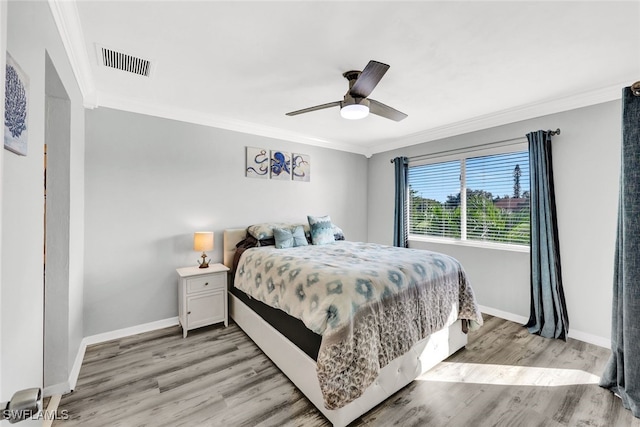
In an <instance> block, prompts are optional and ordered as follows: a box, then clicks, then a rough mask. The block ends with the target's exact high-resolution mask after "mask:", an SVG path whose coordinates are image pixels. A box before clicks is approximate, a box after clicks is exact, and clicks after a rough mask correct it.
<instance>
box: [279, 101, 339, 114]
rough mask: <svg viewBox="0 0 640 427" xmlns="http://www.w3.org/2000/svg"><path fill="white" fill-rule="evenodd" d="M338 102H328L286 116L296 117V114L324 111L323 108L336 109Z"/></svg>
mask: <svg viewBox="0 0 640 427" xmlns="http://www.w3.org/2000/svg"><path fill="white" fill-rule="evenodd" d="M339 105H340V101H335V102H329V103H328V104H322V105H316V106H315V107H309V108H303V109H302V110H296V111H292V112H290V113H287V116H297V115H298V114H304V113H310V112H312V111H318V110H324V109H325V108H331V107H338V106H339Z"/></svg>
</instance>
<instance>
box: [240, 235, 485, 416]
mask: <svg viewBox="0 0 640 427" xmlns="http://www.w3.org/2000/svg"><path fill="white" fill-rule="evenodd" d="M234 286H236V287H237V288H238V289H240V290H242V291H243V292H245V293H246V294H248V295H250V296H251V297H253V298H255V299H257V300H259V301H262V302H264V303H266V304H268V305H270V306H272V307H275V308H279V309H281V310H283V311H285V312H286V313H288V314H289V315H291V316H293V317H296V318H298V319H300V320H302V322H304V324H305V325H306V326H307V328H309V329H311V330H312V331H314V332H316V333H318V334H320V335H322V343H321V346H320V352H319V354H318V360H317V374H318V380H319V382H320V388H321V390H322V393H323V397H324V401H325V406H326V407H327V408H328V409H337V408H340V407H342V406H344V405H346V404H347V403H349V402H351V401H352V400H354V399H356V398H358V397H359V396H360V395H361V394H362V393H363V392H364V390H365V389H366V388H367V387H368V386H369V385H370V384H371V383H372V382H373V381H374V380H375V378H376V377H377V375H378V372H379V371H380V369H381V368H382V367H384V366H385V365H387V364H388V363H389V362H390V361H391V360H393V359H395V358H397V357H399V356H401V355H402V354H404V353H406V352H407V351H408V350H409V349H410V348H411V347H412V346H413V345H414V344H415V343H416V342H418V341H420V340H421V339H423V338H425V337H427V336H428V335H430V334H432V333H434V332H436V331H438V330H440V329H442V328H445V327H448V326H449V325H450V324H451V323H453V322H454V321H455V320H457V319H466V321H468V323H469V324H470V325H471V326H472V327H478V326H479V325H481V324H482V316H481V314H480V310H479V309H478V306H477V304H476V301H475V298H474V295H473V290H472V289H471V286H470V285H469V283H468V281H467V278H466V274H465V272H464V269H463V268H462V266H461V265H460V263H459V262H458V261H456V260H455V259H454V258H451V257H449V256H447V255H444V254H441V253H436V252H430V251H425V250H417V249H404V248H396V247H392V246H384V245H378V244H372V243H357V242H349V241H340V242H335V243H331V244H327V245H321V246H313V245H310V246H298V247H295V248H290V249H276V248H275V247H274V246H265V247H259V248H251V249H247V250H246V251H245V252H244V254H243V255H242V258H241V259H240V262H239V264H238V269H237V271H236V276H235V281H234Z"/></svg>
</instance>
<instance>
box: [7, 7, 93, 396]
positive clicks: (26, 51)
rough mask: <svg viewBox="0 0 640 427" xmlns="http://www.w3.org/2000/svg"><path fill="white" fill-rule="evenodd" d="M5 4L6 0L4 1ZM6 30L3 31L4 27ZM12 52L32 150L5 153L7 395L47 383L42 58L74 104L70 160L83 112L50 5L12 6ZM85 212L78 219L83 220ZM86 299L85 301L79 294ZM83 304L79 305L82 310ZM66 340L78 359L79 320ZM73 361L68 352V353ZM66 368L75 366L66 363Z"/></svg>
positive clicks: (77, 191) (74, 252)
mask: <svg viewBox="0 0 640 427" xmlns="http://www.w3.org/2000/svg"><path fill="white" fill-rule="evenodd" d="M3 3H4V2H3ZM3 28H5V27H4V26H3ZM6 28H7V50H8V52H9V53H10V54H11V55H12V57H13V58H14V59H15V60H16V61H17V62H18V63H19V64H20V66H21V68H22V69H23V70H24V72H25V73H26V74H27V75H28V76H29V81H30V85H29V100H28V102H29V117H28V126H29V128H28V132H29V142H28V143H29V146H28V154H27V156H26V157H22V156H17V155H15V154H13V153H10V152H4V153H3V154H4V164H3V170H2V237H1V245H2V276H1V286H2V289H1V291H2V307H1V308H2V310H1V314H0V316H1V318H2V322H1V325H2V335H1V336H2V366H1V367H0V368H1V369H0V370H1V372H2V396H3V397H5V398H6V397H10V396H11V394H13V392H15V391H17V390H18V389H21V388H27V387H34V386H38V385H42V378H43V335H42V331H43V246H44V245H43V242H44V226H43V223H44V221H43V219H44V217H43V213H44V198H43V184H44V183H43V171H44V169H43V159H44V156H43V147H44V145H43V144H44V135H45V55H46V53H48V54H49V55H50V57H51V60H52V62H53V64H54V66H55V68H56V69H57V71H58V74H59V75H60V79H61V80H62V83H63V84H64V86H65V88H66V90H67V92H68V94H69V96H70V99H71V103H72V107H71V137H70V146H71V153H72V154H71V155H72V156H73V157H74V158H76V159H77V158H78V156H79V158H80V159H82V157H83V154H82V144H83V143H84V110H83V107H82V97H81V94H80V91H79V88H78V86H77V84H76V81H75V77H74V74H73V72H72V70H71V67H70V65H69V62H68V59H67V56H66V53H65V51H64V48H63V45H62V42H61V40H60V37H59V35H58V31H57V29H56V27H55V24H54V21H53V18H52V15H51V12H50V9H49V5H48V4H47V2H9V3H8V12H7V27H6ZM77 166H78V164H77V162H76V163H75V164H71V165H70V170H69V173H70V176H71V179H72V180H82V170H80V171H79V170H78V167H77ZM70 191H71V192H70V200H71V203H72V204H73V208H72V209H71V212H70V215H71V217H72V221H71V225H70V227H71V230H70V233H72V234H73V235H74V236H77V235H78V234H80V235H81V234H82V222H81V221H80V222H78V221H77V220H78V218H80V219H82V214H81V212H82V204H83V201H82V199H83V197H84V196H83V191H82V186H81V185H80V186H79V187H75V188H72V189H71V190H70ZM78 212H80V215H78ZM82 252H83V249H82V242H81V241H78V239H77V238H76V239H75V240H74V243H73V245H71V244H70V247H69V258H70V259H73V260H74V261H73V266H71V265H70V276H73V277H70V279H69V280H70V283H69V292H70V293H72V294H73V295H70V299H71V298H73V299H74V300H77V299H78V295H77V294H78V292H80V294H81V290H80V288H81V286H82V284H81V282H78V278H81V276H82V273H81V272H82V259H83V255H82ZM79 298H80V299H81V298H82V297H81V296H80V297H79ZM81 308H82V306H81V305H80V306H79V308H77V309H80V310H81ZM74 321H75V322H77V323H76V324H74V325H73V326H72V328H73V333H71V331H70V335H69V352H70V353H71V354H72V355H73V356H75V354H76V353H77V351H78V347H79V345H80V340H81V338H82V319H81V318H78V317H77V315H76V316H75V318H74ZM69 358H70V360H71V359H72V358H71V355H70V357H69ZM68 367H69V369H70V367H71V364H69V366H68Z"/></svg>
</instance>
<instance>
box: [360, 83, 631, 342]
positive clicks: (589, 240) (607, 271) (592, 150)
mask: <svg viewBox="0 0 640 427" xmlns="http://www.w3.org/2000/svg"><path fill="white" fill-rule="evenodd" d="M620 90H621V91H622V88H620ZM620 108H621V107H620V102H609V103H605V104H600V105H595V106H592V107H587V108H581V109H577V110H572V111H568V112H563V113H558V114H553V115H549V116H544V117H540V118H536V119H532V120H526V121H522V122H518V123H512V124H509V125H505V126H500V127H496V128H492V129H487V130H484V131H479V132H473V133H469V134H465V135H460V136H457V137H452V138H447V139H443V140H438V141H433V142H428V143H424V144H419V145H415V146H412V147H407V148H405V149H400V150H394V151H390V152H386V153H380V154H376V155H374V156H373V157H372V158H371V159H370V162H369V187H368V194H369V196H368V207H369V209H368V210H369V217H368V224H369V229H368V230H369V235H368V236H369V240H370V241H372V242H379V243H386V244H391V242H392V240H393V229H392V224H393V191H394V190H393V187H394V177H393V166H392V165H391V164H390V163H389V160H390V159H391V158H393V157H396V156H399V155H406V156H416V155H420V154H428V153H430V152H439V151H443V150H447V149H454V148H461V147H468V146H472V145H480V144H486V143H489V142H495V141H501V140H506V139H511V138H517V137H520V136H524V135H526V133H528V132H530V131H534V130H538V129H545V130H546V129H556V128H558V127H559V128H561V130H562V133H561V135H559V136H556V137H554V138H553V163H554V177H555V184H556V204H557V212H558V229H559V230H558V232H559V238H560V253H561V259H562V274H563V282H564V290H565V296H566V300H567V311H568V313H569V322H570V329H569V334H570V336H574V337H576V338H581V339H584V340H589V341H592V342H596V343H600V344H605V343H606V342H607V341H608V340H609V339H610V328H611V320H610V317H611V294H612V280H613V256H614V245H615V235H616V221H617V203H618V179H619V172H620V140H621V130H620V117H621V109H620ZM411 246H412V247H420V248H425V249H432V250H437V251H440V252H444V253H448V254H451V255H452V256H455V257H456V258H458V259H459V260H460V261H461V262H462V264H463V265H464V267H465V269H466V270H467V273H468V274H469V277H470V278H471V281H472V285H473V288H474V290H475V292H476V296H477V298H478V301H479V303H480V304H481V305H483V306H486V307H489V308H492V309H494V310H498V311H502V312H506V313H510V314H513V315H515V316H514V317H515V318H519V317H521V318H528V317H529V297H530V285H529V254H528V253H518V252H505V251H501V250H494V249H481V248H475V247H463V246H453V245H442V244H433V243H424V242H411Z"/></svg>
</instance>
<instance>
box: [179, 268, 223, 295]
mask: <svg viewBox="0 0 640 427" xmlns="http://www.w3.org/2000/svg"><path fill="white" fill-rule="evenodd" d="M226 278H227V274H226V273H223V274H207V275H205V276H200V277H193V278H191V279H187V293H188V294H192V293H194V292H201V291H206V290H210V289H224V288H225V287H226V286H227V280H226Z"/></svg>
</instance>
